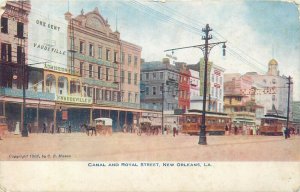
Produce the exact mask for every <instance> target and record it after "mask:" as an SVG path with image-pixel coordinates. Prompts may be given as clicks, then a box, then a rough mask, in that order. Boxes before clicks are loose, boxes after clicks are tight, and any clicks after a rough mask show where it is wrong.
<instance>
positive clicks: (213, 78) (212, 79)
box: [211, 74, 215, 82]
mask: <svg viewBox="0 0 300 192" xmlns="http://www.w3.org/2000/svg"><path fill="white" fill-rule="evenodd" d="M214 81H215V76H214V74H212V75H211V82H214Z"/></svg>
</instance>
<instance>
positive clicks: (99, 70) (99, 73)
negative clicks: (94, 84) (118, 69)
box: [98, 66, 101, 79]
mask: <svg viewBox="0 0 300 192" xmlns="http://www.w3.org/2000/svg"><path fill="white" fill-rule="evenodd" d="M98 79H101V67H100V66H98Z"/></svg>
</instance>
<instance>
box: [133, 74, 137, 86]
mask: <svg viewBox="0 0 300 192" xmlns="http://www.w3.org/2000/svg"><path fill="white" fill-rule="evenodd" d="M137 76H138V74H137V73H135V74H134V84H135V85H137Z"/></svg>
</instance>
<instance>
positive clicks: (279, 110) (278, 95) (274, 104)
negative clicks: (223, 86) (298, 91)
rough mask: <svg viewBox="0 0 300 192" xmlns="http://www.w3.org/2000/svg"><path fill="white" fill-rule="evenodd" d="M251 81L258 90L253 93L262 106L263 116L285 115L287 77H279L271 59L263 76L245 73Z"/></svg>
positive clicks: (275, 63)
mask: <svg viewBox="0 0 300 192" xmlns="http://www.w3.org/2000/svg"><path fill="white" fill-rule="evenodd" d="M245 75H246V76H249V77H250V78H251V79H252V80H253V85H254V87H256V88H257V89H258V90H257V91H253V95H254V96H255V101H256V103H257V104H258V105H262V106H264V114H267V113H268V114H276V115H279V116H286V115H287V100H288V84H287V83H288V77H286V76H284V75H282V76H281V75H280V72H279V70H278V62H277V61H276V60H275V59H271V60H270V62H269V63H268V72H267V73H266V74H264V75H260V74H257V73H255V72H254V73H246V74H245ZM292 102H293V84H291V89H290V106H289V107H290V117H292V114H291V112H292Z"/></svg>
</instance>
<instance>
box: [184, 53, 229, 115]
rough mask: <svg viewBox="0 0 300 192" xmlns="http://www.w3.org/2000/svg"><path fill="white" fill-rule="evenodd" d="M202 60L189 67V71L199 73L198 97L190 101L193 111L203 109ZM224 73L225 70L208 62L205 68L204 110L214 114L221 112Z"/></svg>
mask: <svg viewBox="0 0 300 192" xmlns="http://www.w3.org/2000/svg"><path fill="white" fill-rule="evenodd" d="M204 65H205V64H204V59H203V58H202V59H201V60H200V62H199V63H198V64H195V65H189V66H188V67H189V69H192V70H195V71H199V79H200V89H199V96H194V97H192V99H191V104H192V107H191V108H193V109H200V110H202V107H203V104H202V103H203V90H204ZM224 71H225V69H224V68H222V67H220V66H218V65H215V64H214V63H213V62H208V66H207V90H206V94H207V98H206V102H207V103H206V109H207V110H209V111H214V112H223V111H224V109H223V105H224V102H223V96H224Z"/></svg>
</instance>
